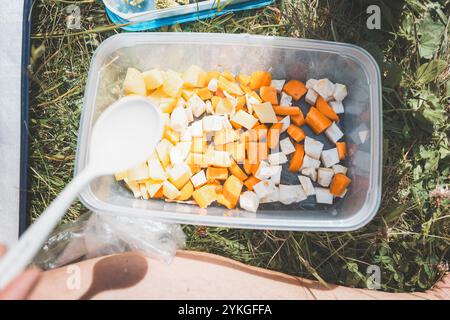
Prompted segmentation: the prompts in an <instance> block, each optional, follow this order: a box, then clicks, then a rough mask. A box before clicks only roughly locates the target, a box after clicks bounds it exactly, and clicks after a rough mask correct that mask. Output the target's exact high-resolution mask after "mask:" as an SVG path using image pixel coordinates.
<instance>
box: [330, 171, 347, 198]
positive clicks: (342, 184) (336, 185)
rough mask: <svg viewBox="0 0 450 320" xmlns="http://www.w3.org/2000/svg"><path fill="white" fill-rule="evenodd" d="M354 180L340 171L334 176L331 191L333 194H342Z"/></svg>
mask: <svg viewBox="0 0 450 320" xmlns="http://www.w3.org/2000/svg"><path fill="white" fill-rule="evenodd" d="M351 182H352V180H350V178H349V177H347V176H346V175H345V174H342V173H338V174H336V175H335V176H334V177H333V181H332V182H331V185H330V193H331V194H332V195H333V196H336V197H338V196H340V195H341V194H342V193H344V191H345V190H346V189H347V187H348V186H349V185H350V183H351Z"/></svg>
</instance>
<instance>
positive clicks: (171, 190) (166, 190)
mask: <svg viewBox="0 0 450 320" xmlns="http://www.w3.org/2000/svg"><path fill="white" fill-rule="evenodd" d="M180 194H181V192H180V190H178V189H177V187H175V186H174V185H173V184H172V183H170V182H169V181H167V180H166V181H164V182H163V195H164V197H166V198H167V199H170V200H174V199H176V198H178V197H179V196H180Z"/></svg>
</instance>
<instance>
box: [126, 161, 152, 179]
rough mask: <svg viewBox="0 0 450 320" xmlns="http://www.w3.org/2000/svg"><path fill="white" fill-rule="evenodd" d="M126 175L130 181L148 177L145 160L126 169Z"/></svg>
mask: <svg viewBox="0 0 450 320" xmlns="http://www.w3.org/2000/svg"><path fill="white" fill-rule="evenodd" d="M127 177H128V179H129V180H130V181H142V180H145V179H148V178H149V177H150V176H149V174H148V166H147V164H146V163H145V162H143V163H141V164H139V165H137V166H136V167H134V168H131V169H129V170H128V171H127Z"/></svg>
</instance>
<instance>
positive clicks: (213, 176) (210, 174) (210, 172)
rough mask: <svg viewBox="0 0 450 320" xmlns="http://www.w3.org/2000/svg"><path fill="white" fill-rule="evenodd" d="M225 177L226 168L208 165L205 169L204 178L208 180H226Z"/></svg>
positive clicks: (226, 176) (226, 175) (226, 174)
mask: <svg viewBox="0 0 450 320" xmlns="http://www.w3.org/2000/svg"><path fill="white" fill-rule="evenodd" d="M227 178H228V169H227V168H216V167H208V169H206V179H207V180H208V181H212V180H226V179H227Z"/></svg>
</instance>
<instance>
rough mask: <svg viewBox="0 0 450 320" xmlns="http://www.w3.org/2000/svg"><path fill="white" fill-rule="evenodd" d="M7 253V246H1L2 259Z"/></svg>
mask: <svg viewBox="0 0 450 320" xmlns="http://www.w3.org/2000/svg"><path fill="white" fill-rule="evenodd" d="M5 253H6V246H4V245H2V244H0V257H1V256H3V255H4V254H5Z"/></svg>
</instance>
